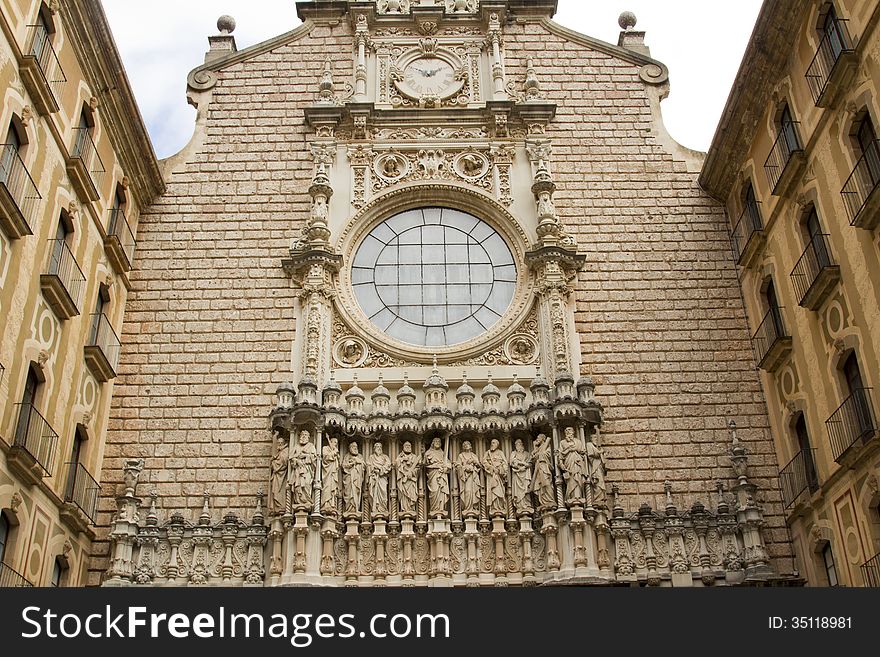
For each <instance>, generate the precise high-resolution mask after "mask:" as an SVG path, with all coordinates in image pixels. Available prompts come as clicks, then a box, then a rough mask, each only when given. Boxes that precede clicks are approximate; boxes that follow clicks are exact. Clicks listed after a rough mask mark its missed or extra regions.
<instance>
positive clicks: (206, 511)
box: [199, 491, 211, 525]
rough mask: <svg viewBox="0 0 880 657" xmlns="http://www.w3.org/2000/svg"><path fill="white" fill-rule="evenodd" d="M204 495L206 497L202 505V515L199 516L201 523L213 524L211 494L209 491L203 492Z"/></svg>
mask: <svg viewBox="0 0 880 657" xmlns="http://www.w3.org/2000/svg"><path fill="white" fill-rule="evenodd" d="M202 497H204V498H205V503H204V505H203V506H202V515H201V516H200V517H199V524H200V525H209V524H211V509H210V499H211V494H210V493H209V492H208V491H205V492H204V493H202Z"/></svg>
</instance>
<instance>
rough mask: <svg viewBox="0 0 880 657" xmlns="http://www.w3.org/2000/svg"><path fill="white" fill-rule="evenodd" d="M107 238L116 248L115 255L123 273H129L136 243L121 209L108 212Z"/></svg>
mask: <svg viewBox="0 0 880 657" xmlns="http://www.w3.org/2000/svg"><path fill="white" fill-rule="evenodd" d="M107 238H108V240H110V242H111V244H112V246H113V247H114V248H116V247H118V251H119V252H118V253H117V254H115V255H116V256H117V258H118V259H119V265H120V267H121V268H122V269H124V270H125V271H129V270H130V269H131V263H132V262H134V249H135V246H136V243H135V239H134V232H132V230H131V226H130V225H129V223H128V219H127V218H126V216H125V212H124V211H123V210H122V208H115V209H112V210H110V225H109V226H108V228H107ZM118 256H122V257H118Z"/></svg>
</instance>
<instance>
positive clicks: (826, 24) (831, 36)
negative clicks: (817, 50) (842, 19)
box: [822, 5, 847, 61]
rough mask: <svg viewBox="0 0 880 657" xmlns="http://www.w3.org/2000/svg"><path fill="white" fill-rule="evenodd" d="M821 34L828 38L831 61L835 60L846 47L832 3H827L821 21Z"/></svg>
mask: <svg viewBox="0 0 880 657" xmlns="http://www.w3.org/2000/svg"><path fill="white" fill-rule="evenodd" d="M822 35H823V37H824V38H825V39H827V40H828V48H829V50H830V54H831V56H832V59H833V61H837V59H838V58H839V57H840V55H841V53H842V52H843V51H844V50H846V49H847V45H846V43H845V42H844V40H843V35H842V34H841V33H840V27H839V26H838V22H837V12H836V11H834V5H829V6H828V11H827V12H826V13H825V20H824V21H823V22H822Z"/></svg>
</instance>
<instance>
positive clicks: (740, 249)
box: [731, 203, 764, 264]
mask: <svg viewBox="0 0 880 657" xmlns="http://www.w3.org/2000/svg"><path fill="white" fill-rule="evenodd" d="M762 230H764V223H763V222H762V221H761V212H760V211H759V210H758V204H757V203H747V204H746V207H745V208H744V209H743V212H742V214H741V215H740V217H739V221H738V222H737V223H736V226H735V227H734V229H733V233H732V234H731V239H732V240H733V249H734V251H735V253H736V260H737V263H738V264H742V263H743V260H744V257H745V255H746V252H747V251H748V250H749V248H748V247H749V244H750V243H751V241H752V238H753V237H755V236H756V235H757V234H758V233H760V232H761V231H762Z"/></svg>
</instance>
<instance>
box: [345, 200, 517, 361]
mask: <svg viewBox="0 0 880 657" xmlns="http://www.w3.org/2000/svg"><path fill="white" fill-rule="evenodd" d="M516 273H517V270H516V265H515V264H514V261H513V255H512V254H511V251H510V247H509V246H508V245H507V243H506V242H505V241H504V239H503V238H502V237H501V236H500V235H499V234H498V233H497V232H496V231H495V230H494V229H493V228H492V227H491V226H489V224H487V223H485V222H484V221H482V220H480V219H478V218H476V217H474V216H472V215H470V214H467V213H464V212H460V211H458V210H450V209H448V208H423V209H417V210H410V211H408V212H403V213H401V214H398V215H395V216H393V217H391V218H390V219H387V220H386V221H384V222H383V223H381V224H379V225H378V226H377V227H376V228H374V229H373V230H372V231H371V232H370V234H369V235H367V237H366V238H364V240H363V242H361V244H360V246H359V247H358V250H357V253H356V254H355V258H354V262H353V267H352V272H351V278H352V285H353V286H354V292H355V297H356V299H357V301H358V304H359V305H360V307H361V310H362V311H363V312H364V314H366V316H367V317H369V319H370V321H371V322H372V323H373V324H374V325H375V326H376V327H377V328H379V329H380V330H381V331H382V332H383V333H385V334H387V335H388V336H390V337H392V338H396V339H398V340H400V341H402V342H405V343H407V344H411V345H417V346H422V347H445V346H451V345H455V344H460V343H462V342H466V341H467V340H470V339H471V338H474V337H477V336H478V335H480V334H482V333H484V332H485V331H487V330H489V329H490V328H492V327H493V326H494V325H495V324H496V323H497V322H498V320H500V319H501V317H502V315H504V313H505V312H506V311H507V309H508V308H509V307H510V304H511V302H512V301H513V295H514V292H515V290H516Z"/></svg>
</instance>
